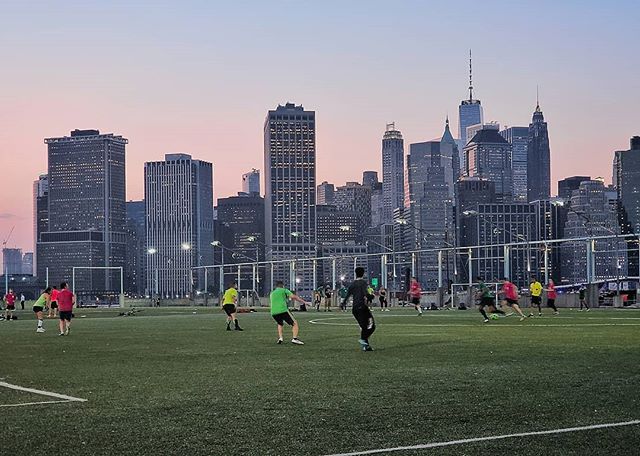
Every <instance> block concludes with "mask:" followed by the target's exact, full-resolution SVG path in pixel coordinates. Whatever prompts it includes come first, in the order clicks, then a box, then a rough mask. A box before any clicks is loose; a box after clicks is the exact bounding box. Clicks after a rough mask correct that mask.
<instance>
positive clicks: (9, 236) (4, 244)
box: [2, 225, 16, 249]
mask: <svg viewBox="0 0 640 456" xmlns="http://www.w3.org/2000/svg"><path fill="white" fill-rule="evenodd" d="M15 227H16V226H15V225H13V226H12V227H11V229H10V230H9V234H7V237H6V239H5V240H4V241H3V242H2V248H3V249H4V248H6V247H7V242H9V239H10V238H11V235H12V234H13V230H14V229H15Z"/></svg>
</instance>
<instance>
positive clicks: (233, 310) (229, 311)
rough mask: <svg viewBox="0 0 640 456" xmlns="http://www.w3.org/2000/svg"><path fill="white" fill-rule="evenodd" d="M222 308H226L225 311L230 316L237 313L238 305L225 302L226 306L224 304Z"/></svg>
mask: <svg viewBox="0 0 640 456" xmlns="http://www.w3.org/2000/svg"><path fill="white" fill-rule="evenodd" d="M222 310H224V313H226V314H227V315H228V316H231V314H234V313H236V305H235V304H225V305H224V306H222Z"/></svg>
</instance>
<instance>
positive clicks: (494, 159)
mask: <svg viewBox="0 0 640 456" xmlns="http://www.w3.org/2000/svg"><path fill="white" fill-rule="evenodd" d="M464 154H465V168H466V173H465V174H466V175H467V176H470V177H474V176H477V177H481V178H484V179H488V180H490V181H492V182H494V183H495V185H496V197H497V199H498V202H501V203H508V202H511V201H512V199H513V194H512V191H513V188H512V179H513V172H512V169H511V144H509V142H508V141H507V140H506V139H504V138H503V137H502V136H500V133H499V132H498V130H497V129H493V128H484V129H482V130H480V131H478V133H476V134H475V136H474V137H473V138H471V139H470V140H469V142H468V143H467V145H466V146H465V148H464Z"/></svg>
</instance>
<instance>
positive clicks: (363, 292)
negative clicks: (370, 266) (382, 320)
mask: <svg viewBox="0 0 640 456" xmlns="http://www.w3.org/2000/svg"><path fill="white" fill-rule="evenodd" d="M367 288H368V286H367V281H366V280H364V268H363V267H361V266H358V267H357V268H356V280H354V281H353V283H352V284H351V285H350V286H349V289H348V290H347V294H346V296H345V297H344V299H343V301H342V306H343V307H344V308H346V307H347V300H348V299H349V297H350V296H353V306H352V309H351V312H352V313H353V316H354V317H355V319H356V321H357V322H358V325H359V326H360V339H359V340H358V342H359V343H360V346H361V347H362V351H373V348H371V345H369V337H371V334H373V332H374V331H375V330H376V322H375V320H374V319H373V315H372V314H371V310H370V309H369V307H367V304H366V299H367Z"/></svg>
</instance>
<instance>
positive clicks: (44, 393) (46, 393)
mask: <svg viewBox="0 0 640 456" xmlns="http://www.w3.org/2000/svg"><path fill="white" fill-rule="evenodd" d="M0 386H4V387H5V388H9V389H12V390H16V391H25V392H27V393H33V394H39V395H41V396H49V397H55V398H57V399H64V400H66V401H72V402H87V400H86V399H81V398H79V397H73V396H67V395H66V394H59V393H52V392H51V391H43V390H38V389H34V388H25V387H24V386H18V385H12V384H11V383H7V382H0Z"/></svg>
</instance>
